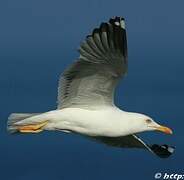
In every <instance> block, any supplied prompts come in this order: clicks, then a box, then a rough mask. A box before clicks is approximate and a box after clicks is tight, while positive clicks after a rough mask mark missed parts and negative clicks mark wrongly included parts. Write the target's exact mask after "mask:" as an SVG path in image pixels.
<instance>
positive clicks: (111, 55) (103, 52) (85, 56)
mask: <svg viewBox="0 0 184 180" xmlns="http://www.w3.org/2000/svg"><path fill="white" fill-rule="evenodd" d="M79 52H80V57H79V59H78V60H77V61H76V62H75V63H74V64H72V65H71V66H70V67H69V68H68V69H66V70H65V71H64V74H63V75H62V76H61V78H60V81H59V87H58V108H59V109H61V108H66V107H76V106H80V107H81V106H87V107H89V106H98V105H99V106H102V105H113V103H114V90H115V87H116V84H117V83H118V81H119V79H120V78H121V77H122V76H123V75H124V74H125V73H126V72H127V40H126V31H125V22H124V19H123V18H120V17H116V18H114V19H110V20H109V22H108V23H102V24H101V25H100V27H99V28H97V29H94V30H93V33H92V35H89V36H87V37H86V39H85V41H84V42H83V43H82V44H81V46H80V49H79Z"/></svg>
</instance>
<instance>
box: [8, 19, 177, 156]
mask: <svg viewBox="0 0 184 180" xmlns="http://www.w3.org/2000/svg"><path fill="white" fill-rule="evenodd" d="M79 52H80V56H79V58H78V60H77V61H76V62H74V63H73V64H72V65H71V66H70V67H69V68H67V69H66V70H65V71H64V73H63V74H62V76H61V78H60V80H59V87H58V107H57V109H56V110H52V111H48V112H44V113H31V114H28V113H12V114H11V115H10V116H9V118H8V126H7V129H8V131H9V132H11V133H15V132H19V133H39V132H41V131H43V130H58V131H63V132H68V133H78V134H81V135H84V136H87V137H90V138H92V139H95V140H97V141H99V142H103V143H105V144H107V145H110V146H115V147H121V148H123V147H126V148H142V149H146V150H148V151H150V152H152V153H154V154H156V155H158V156H159V157H161V158H166V157H169V156H170V155H171V154H172V153H173V152H174V147H172V146H168V145H157V144H152V145H149V144H147V143H145V142H143V141H142V140H141V139H140V138H139V137H138V136H137V135H136V134H137V133H140V132H144V131H155V130H158V131H162V132H164V133H167V134H172V130H171V129H170V128H168V127H166V126H162V125H159V124H158V123H156V122H155V121H154V120H153V119H152V118H151V117H149V116H147V115H144V114H140V113H134V112H125V111H123V110H121V109H120V108H118V107H117V106H116V105H115V103H114V92H115V88H116V85H117V84H118V82H119V81H120V79H121V78H122V77H124V75H125V74H126V73H127V66H128V61H127V40H126V30H125V20H124V18H121V17H115V18H112V19H110V20H109V22H105V23H101V25H100V27H99V28H96V29H94V30H93V32H92V33H91V34H90V35H88V36H87V37H86V39H85V40H84V42H82V43H81V46H80V48H79Z"/></svg>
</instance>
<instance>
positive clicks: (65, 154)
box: [0, 0, 184, 180]
mask: <svg viewBox="0 0 184 180" xmlns="http://www.w3.org/2000/svg"><path fill="white" fill-rule="evenodd" d="M183 7H184V2H183V1H179V0H178V1H173V0H162V1H160V0H154V1H153V0H139V1H135V0H134V1H133V0H108V1H107V0H93V1H85V0H83V1H82V0H77V1H74V0H73V1H72V0H32V1H27V0H16V1H15V0H5V1H3V0H1V1H0V92H1V96H0V119H1V127H0V179H3V180H12V179H14V180H33V179H34V180H40V179H44V180H61V179H62V180H102V179H104V180H113V179H115V180H122V179H128V180H131V179H145V180H148V179H154V174H155V173H156V172H162V173H165V172H167V173H178V174H184V171H183V163H184V158H183V151H184V146H183V145H184V142H183V125H184V116H183V107H184V106H183V104H184V94H183V92H184V83H183V81H184V80H183V77H184V70H183V68H184V51H183V40H184V33H183V32H184V20H183V18H184V11H183ZM116 15H118V16H123V17H125V18H126V25H127V34H128V48H129V73H128V76H127V77H126V78H125V79H124V81H123V83H121V84H120V86H119V88H118V92H117V95H118V98H117V104H118V105H119V106H120V107H121V108H123V109H125V110H127V111H136V112H142V113H146V114H148V115H150V116H151V117H153V118H154V119H155V120H156V121H157V122H160V123H162V124H165V125H168V126H169V127H171V128H172V129H173V131H174V134H173V135H172V136H167V135H165V134H161V133H156V132H149V133H143V135H142V136H143V137H144V139H145V140H146V141H147V142H150V143H155V142H156V143H168V144H171V145H175V146H176V151H175V153H174V155H173V156H172V157H170V158H168V159H159V158H157V157H156V156H154V155H152V154H150V153H149V152H146V151H143V150H136V149H131V150H128V149H116V148H110V147H106V146H105V145H103V144H97V143H96V142H92V141H89V140H88V139H85V138H83V137H80V136H76V135H68V134H63V133H60V132H43V133H40V134H36V135H15V136H13V135H9V134H8V133H7V132H6V121H7V117H8V115H9V114H10V113H11V112H44V111H48V110H51V109H55V108H56V96H57V82H58V77H59V74H60V72H62V71H63V70H64V69H65V68H66V66H67V65H69V64H71V63H72V62H73V60H75V59H76V58H77V57H78V53H77V51H76V49H77V47H79V44H80V42H81V41H82V40H83V39H84V37H85V35H87V34H89V33H90V32H91V31H92V29H93V28H94V27H96V26H98V25H99V24H100V22H102V21H107V20H108V19H109V18H110V17H111V16H116Z"/></svg>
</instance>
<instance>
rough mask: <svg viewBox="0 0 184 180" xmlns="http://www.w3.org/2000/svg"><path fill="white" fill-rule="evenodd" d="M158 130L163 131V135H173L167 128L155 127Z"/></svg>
mask: <svg viewBox="0 0 184 180" xmlns="http://www.w3.org/2000/svg"><path fill="white" fill-rule="evenodd" d="M155 129H156V130H158V131H161V132H163V133H166V134H172V133H173V132H172V130H171V129H170V128H168V127H166V126H158V127H155Z"/></svg>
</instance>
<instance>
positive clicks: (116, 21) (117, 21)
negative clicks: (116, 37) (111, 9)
mask: <svg viewBox="0 0 184 180" xmlns="http://www.w3.org/2000/svg"><path fill="white" fill-rule="evenodd" d="M109 23H110V24H112V25H113V26H119V27H121V28H123V29H125V18H123V17H119V16H115V17H114V18H111V19H110V20H109Z"/></svg>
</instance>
